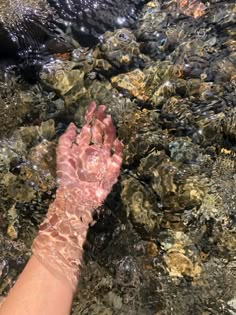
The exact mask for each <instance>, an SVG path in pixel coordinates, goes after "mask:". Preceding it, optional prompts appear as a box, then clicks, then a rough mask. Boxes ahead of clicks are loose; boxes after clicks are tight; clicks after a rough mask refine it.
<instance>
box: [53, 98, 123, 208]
mask: <svg viewBox="0 0 236 315" xmlns="http://www.w3.org/2000/svg"><path fill="white" fill-rule="evenodd" d="M105 109H106V107H105V106H104V105H101V106H99V107H98V109H96V104H95V103H94V102H92V103H91V104H90V106H89V108H88V110H87V113H86V116H85V119H86V124H85V125H84V127H83V128H82V130H81V132H80V134H77V130H76V126H75V125H74V124H73V123H71V124H70V125H69V127H68V129H67V130H66V132H65V133H64V134H63V135H62V136H61V137H60V140H59V144H58V149H57V176H58V182H59V187H67V188H69V187H74V188H75V187H77V188H79V189H80V190H82V191H83V192H84V194H85V196H86V197H90V198H91V197H94V198H96V199H97V201H98V202H101V201H103V200H104V199H105V198H106V196H107V194H108V193H109V192H110V190H111V188H112V186H113V185H114V183H115V182H116V181H117V177H118V175H119V173H120V166H121V163H122V151H123V145H122V144H121V142H120V141H119V140H118V139H117V138H116V131H115V127H114V125H113V123H112V120H111V116H110V115H106V114H105Z"/></svg>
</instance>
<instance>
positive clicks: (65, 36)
mask: <svg viewBox="0 0 236 315" xmlns="http://www.w3.org/2000/svg"><path fill="white" fill-rule="evenodd" d="M143 4H144V1H143V0H125V1H124V2H123V3H122V6H121V5H120V1H112V2H111V1H107V0H102V1H101V0H99V1H94V0H88V1H82V0H79V1H77V0H76V1H70V3H69V2H65V1H54V0H17V1H11V0H7V1H1V2H0V22H1V24H0V34H1V37H0V38H1V40H0V43H1V46H2V47H3V49H1V54H0V55H1V56H2V57H5V58H6V57H13V58H18V59H23V60H24V59H27V58H29V60H28V62H32V63H33V64H34V63H35V62H36V61H37V59H38V60H39V59H43V57H42V56H40V54H41V53H42V52H44V53H45V51H46V52H50V51H51V52H54V53H57V52H63V51H66V50H68V49H71V47H72V46H73V44H74V43H75V42H73V40H72V39H70V37H69V35H71V36H73V37H74V38H75V39H76V40H78V41H79V42H80V43H81V44H82V45H84V46H92V45H94V44H95V43H97V42H99V40H100V37H101V36H102V35H103V34H104V33H105V32H106V31H108V30H114V29H116V28H120V27H131V26H132V25H133V24H134V22H135V21H136V19H137V14H138V12H139V11H140V9H141V7H142V5H143ZM32 59H33V60H32Z"/></svg>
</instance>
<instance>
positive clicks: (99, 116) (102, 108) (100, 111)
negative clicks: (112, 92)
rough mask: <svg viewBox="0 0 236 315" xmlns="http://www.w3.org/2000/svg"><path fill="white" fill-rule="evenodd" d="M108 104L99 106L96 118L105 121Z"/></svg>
mask: <svg viewBox="0 0 236 315" xmlns="http://www.w3.org/2000/svg"><path fill="white" fill-rule="evenodd" d="M105 111H106V106H105V105H100V106H98V109H97V112H96V118H97V119H98V120H100V121H103V120H104V119H105V118H106V113H105Z"/></svg>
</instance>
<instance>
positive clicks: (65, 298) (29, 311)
mask: <svg viewBox="0 0 236 315" xmlns="http://www.w3.org/2000/svg"><path fill="white" fill-rule="evenodd" d="M72 298H73V290H72V288H71V287H70V286H69V285H68V284H67V283H65V282H63V281H61V280H60V279H58V278H57V277H55V276H54V274H53V273H51V272H50V271H49V270H48V269H47V268H45V267H44V265H42V264H41V263H40V262H39V261H38V260H37V258H35V256H34V255H33V256H32V257H31V258H30V260H29V262H28V263H27V265H26V267H25V269H24V270H23V272H22V273H21V275H20V276H19V278H18V280H17V282H16V284H15V285H14V287H13V288H12V290H11V291H10V293H9V295H8V297H7V298H6V300H5V301H4V303H3V304H2V306H1V308H0V315H42V314H44V315H55V314H57V315H69V314H70V310H71V303H72Z"/></svg>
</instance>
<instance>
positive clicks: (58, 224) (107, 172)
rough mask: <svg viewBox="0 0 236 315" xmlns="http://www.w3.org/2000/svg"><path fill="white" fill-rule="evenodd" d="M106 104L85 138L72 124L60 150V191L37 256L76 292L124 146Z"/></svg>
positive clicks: (92, 112) (91, 112)
mask: <svg viewBox="0 0 236 315" xmlns="http://www.w3.org/2000/svg"><path fill="white" fill-rule="evenodd" d="M105 108H106V107H105V106H103V105H101V106H99V107H98V109H97V108H96V104H95V103H94V102H93V103H91V105H90V106H89V108H88V110H87V113H86V117H85V119H86V124H85V125H84V127H83V128H82V130H81V132H80V134H77V130H76V126H75V125H74V124H70V125H69V127H68V129H67V130H66V132H65V133H64V134H63V135H62V136H61V137H60V139H59V144H58V148H57V176H58V183H59V187H58V189H57V192H56V199H55V200H54V202H53V203H52V204H51V205H50V207H49V210H48V213H47V217H46V219H45V220H44V222H43V223H42V224H41V225H40V230H39V233H38V236H37V237H36V239H35V241H34V244H33V253H34V255H35V257H37V258H38V260H40V261H41V262H42V263H43V264H44V265H45V266H46V267H47V268H48V270H50V271H52V272H53V273H54V274H55V275H56V276H57V277H58V278H60V279H66V280H67V281H68V282H69V284H70V286H71V287H72V289H73V291H74V290H75V288H76V284H77V281H78V274H79V266H80V265H81V263H82V257H83V244H84V241H85V239H86V234H87V230H88V225H89V223H90V222H92V213H93V210H95V209H96V208H97V207H99V206H100V205H101V204H102V202H103V201H104V199H105V198H106V196H107V195H108V193H109V192H110V191H111V188H112V186H113V184H114V183H115V182H116V181H117V178H118V175H119V173H120V167H121V163H122V151H123V145H122V144H121V142H120V141H119V140H118V139H117V138H116V136H115V127H114V125H113V123H112V120H111V117H110V115H106V114H105Z"/></svg>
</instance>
